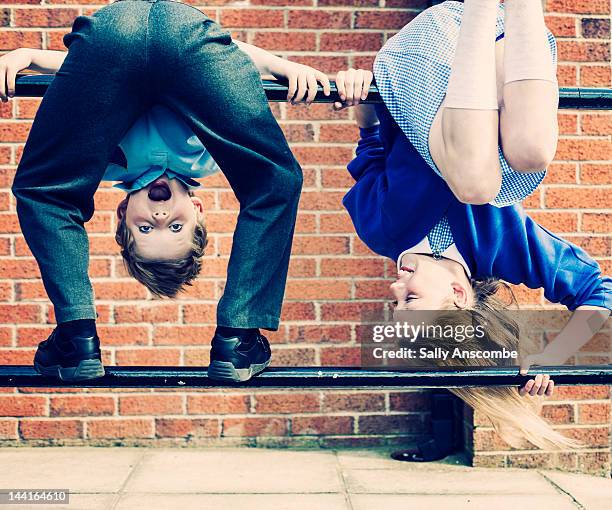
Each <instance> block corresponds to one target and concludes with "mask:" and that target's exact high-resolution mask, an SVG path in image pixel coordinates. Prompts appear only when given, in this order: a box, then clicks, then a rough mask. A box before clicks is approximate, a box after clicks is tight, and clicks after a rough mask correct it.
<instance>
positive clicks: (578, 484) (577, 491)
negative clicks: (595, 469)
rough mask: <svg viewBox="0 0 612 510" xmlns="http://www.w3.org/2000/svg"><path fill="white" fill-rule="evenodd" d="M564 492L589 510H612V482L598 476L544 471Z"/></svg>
mask: <svg viewBox="0 0 612 510" xmlns="http://www.w3.org/2000/svg"><path fill="white" fill-rule="evenodd" d="M542 474H543V476H545V477H546V478H548V479H550V480H552V481H553V482H554V483H555V484H557V485H558V486H559V487H560V488H561V489H562V490H563V491H565V492H568V493H569V494H571V495H572V496H573V497H574V498H575V499H576V501H578V503H580V504H581V505H582V506H583V507H585V508H587V509H588V510H610V509H611V508H612V480H610V478H603V477H597V476H589V475H581V474H573V473H561V472H558V471H542Z"/></svg>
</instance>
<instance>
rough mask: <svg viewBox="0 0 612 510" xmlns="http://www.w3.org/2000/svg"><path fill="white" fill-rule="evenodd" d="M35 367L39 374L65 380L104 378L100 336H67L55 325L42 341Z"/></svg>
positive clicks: (35, 357) (37, 352)
mask: <svg viewBox="0 0 612 510" xmlns="http://www.w3.org/2000/svg"><path fill="white" fill-rule="evenodd" d="M34 368H35V369H36V371H37V372H38V373H39V374H42V375H47V376H51V377H57V378H58V379H61V380H62V381H83V380H86V379H96V378H98V377H102V376H103V375H104V367H103V366H102V358H101V353H100V340H99V338H98V335H97V334H95V333H94V334H93V335H92V336H84V335H83V336H78V335H67V334H65V333H60V331H59V330H58V329H57V328H55V329H54V330H53V332H52V333H51V335H50V336H49V338H47V340H45V341H44V342H41V343H40V344H38V349H37V350H36V355H35V356H34Z"/></svg>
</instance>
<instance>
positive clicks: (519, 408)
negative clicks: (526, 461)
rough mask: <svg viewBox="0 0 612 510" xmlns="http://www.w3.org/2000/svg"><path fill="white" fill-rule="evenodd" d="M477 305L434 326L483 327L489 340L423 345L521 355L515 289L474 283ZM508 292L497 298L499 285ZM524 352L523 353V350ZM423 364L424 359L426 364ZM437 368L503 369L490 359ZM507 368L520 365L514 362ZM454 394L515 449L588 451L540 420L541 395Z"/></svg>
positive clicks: (501, 391)
mask: <svg viewBox="0 0 612 510" xmlns="http://www.w3.org/2000/svg"><path fill="white" fill-rule="evenodd" d="M471 283H472V288H473V290H474V304H473V307H472V308H469V309H464V310H460V309H452V310H449V311H448V312H446V311H442V313H440V314H437V316H436V319H435V321H434V322H435V323H436V324H439V325H442V326H443V327H444V326H446V325H451V326H453V327H456V326H460V325H463V326H474V327H475V328H476V327H477V326H480V327H481V328H482V330H484V331H485V332H486V333H485V336H484V338H478V337H471V338H469V337H468V338H466V339H465V340H464V341H463V342H461V344H460V345H459V344H458V343H457V341H456V340H455V339H454V338H444V337H442V338H432V337H428V338H427V337H421V338H419V339H418V340H417V341H418V345H419V347H425V348H427V349H433V348H435V347H441V348H443V349H447V350H450V351H452V350H453V349H454V348H455V347H458V346H460V347H461V349H462V350H466V351H483V350H490V351H492V350H500V349H502V348H505V349H507V350H515V351H519V326H518V324H517V322H516V321H514V320H513V318H512V317H511V314H510V313H509V312H510V308H511V307H513V308H515V309H516V308H518V306H517V302H516V298H515V296H514V293H513V292H512V289H511V288H510V286H509V285H508V284H506V283H503V284H502V283H501V282H500V281H499V280H498V279H496V278H490V279H487V280H472V282H471ZM502 286H503V287H504V290H505V291H507V293H509V295H510V297H511V299H510V302H509V303H505V302H503V301H502V300H501V299H499V298H498V297H496V296H495V294H497V293H498V291H499V290H500V287H502ZM519 352H520V351H519ZM421 363H422V361H421ZM434 363H435V364H436V366H447V367H465V368H474V367H490V366H500V364H501V363H500V362H499V360H494V359H490V358H484V357H483V358H475V359H464V358H453V357H452V356H449V357H448V358H447V360H442V359H435V360H434ZM505 364H506V366H509V365H514V364H516V360H512V359H509V360H507V361H506V362H505ZM449 391H451V392H452V393H454V394H455V395H457V396H458V397H459V398H461V399H462V400H463V401H464V402H465V403H467V404H468V405H469V406H470V407H472V408H473V409H474V410H475V411H476V412H478V413H482V414H483V415H484V416H486V417H487V418H488V419H489V420H490V422H491V424H492V425H493V428H494V429H495V431H496V432H497V433H498V434H499V435H500V436H501V438H502V439H503V440H504V441H506V442H507V443H508V444H509V445H510V446H512V447H514V448H521V449H522V448H526V447H527V448H528V447H529V444H526V443H525V442H526V441H528V442H529V443H531V444H532V445H534V446H536V447H538V448H541V449H546V450H564V449H572V448H580V447H584V445H583V444H582V443H580V442H579V441H577V440H575V439H572V438H569V437H566V436H564V435H563V434H560V433H559V432H557V431H555V430H553V428H552V427H551V426H550V425H549V424H548V423H547V422H546V421H545V420H544V419H543V418H542V417H541V416H540V414H539V411H540V409H541V400H542V398H541V397H531V396H529V395H527V396H521V395H520V394H519V392H518V389H517V388H515V387H491V388H453V389H449Z"/></svg>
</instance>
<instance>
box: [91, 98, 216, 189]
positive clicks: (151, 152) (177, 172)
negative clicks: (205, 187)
mask: <svg viewBox="0 0 612 510" xmlns="http://www.w3.org/2000/svg"><path fill="white" fill-rule="evenodd" d="M119 147H120V148H121V150H122V151H123V154H124V155H125V159H126V160H127V165H126V166H123V165H120V164H118V163H117V162H112V163H109V164H108V166H107V167H106V171H105V173H104V176H103V177H102V180H104V181H119V182H118V183H117V184H115V185H114V186H115V187H117V188H119V189H122V190H124V191H127V192H128V193H131V192H133V191H138V190H139V189H142V188H144V187H145V186H147V185H149V184H150V183H152V182H153V181H155V180H156V179H158V178H159V177H161V176H162V175H163V174H164V173H165V174H166V175H167V176H168V178H170V179H179V180H180V181H181V182H182V183H183V184H185V185H186V186H187V187H188V188H191V189H193V188H198V187H200V183H199V182H197V181H196V180H194V178H196V177H206V176H207V175H211V174H214V173H215V172H217V171H219V166H218V165H217V163H216V162H215V160H214V159H213V158H212V156H211V155H210V153H209V152H208V151H207V150H206V148H205V147H204V145H203V144H202V142H201V141H200V139H199V138H198V137H197V136H196V135H195V134H194V133H193V131H192V129H191V128H190V127H189V126H188V125H187V123H186V122H185V121H184V120H183V119H181V118H180V117H179V116H178V115H177V114H175V113H174V112H173V111H171V110H170V109H168V108H166V107H165V106H162V105H154V106H152V107H151V108H150V109H149V111H147V112H146V113H145V114H144V115H142V116H141V117H140V118H139V119H138V120H137V121H136V122H135V123H134V124H133V125H132V127H130V129H129V130H128V132H127V133H126V134H125V136H124V137H123V139H122V140H121V142H120V143H119Z"/></svg>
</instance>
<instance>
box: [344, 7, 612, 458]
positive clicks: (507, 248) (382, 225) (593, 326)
mask: <svg viewBox="0 0 612 510" xmlns="http://www.w3.org/2000/svg"><path fill="white" fill-rule="evenodd" d="M374 76H375V78H376V82H377V85H378V88H379V90H380V92H381V96H382V97H383V100H384V105H377V106H376V107H373V106H371V105H359V103H360V101H361V100H364V99H366V97H367V93H368V92H367V91H368V90H369V86H370V83H371V82H372V73H371V72H369V71H364V70H354V69H351V70H349V71H346V72H345V71H343V72H340V73H339V74H338V76H337V78H336V82H337V85H338V90H339V92H340V98H341V100H342V102H341V103H336V105H335V106H336V108H337V109H341V108H345V107H348V106H354V105H359V106H358V107H357V108H356V110H355V118H356V120H357V123H358V125H359V127H360V134H361V139H360V141H359V144H358V147H357V154H356V157H355V159H354V160H353V161H351V163H350V164H349V165H348V170H349V172H350V174H351V175H352V176H353V178H354V179H355V181H356V182H355V184H354V186H353V187H352V189H351V190H350V191H349V192H348V193H347V195H346V196H345V197H344V201H343V202H344V205H345V207H346V208H347V210H348V212H349V214H350V216H351V218H352V220H353V223H354V225H355V229H356V231H357V234H358V235H359V237H360V238H361V239H362V240H363V241H364V242H365V243H366V244H367V245H368V246H369V248H370V249H372V250H373V251H375V252H376V253H378V254H380V255H383V256H386V257H390V258H391V259H393V260H394V261H396V263H397V274H398V277H397V280H396V281H395V282H394V283H393V284H392V285H391V290H392V292H393V294H394V296H395V298H396V299H397V309H398V310H440V311H441V310H445V311H446V310H460V311H464V312H465V313H463V312H462V313H460V314H459V315H458V316H456V317H461V320H464V321H466V322H469V323H470V325H472V326H478V325H481V326H485V331H487V338H486V344H485V341H484V340H482V339H478V338H475V339H473V340H472V343H471V344H469V345H468V344H466V343H465V342H464V343H463V344H462V347H463V348H464V349H473V350H478V349H480V350H483V349H485V348H491V346H496V347H499V348H507V349H514V350H518V330H517V327H516V323H514V322H513V321H512V320H510V318H509V317H508V315H507V314H506V313H505V309H506V308H507V306H506V305H504V303H503V302H502V301H501V300H499V299H498V298H497V297H496V296H495V294H496V293H497V290H498V288H499V286H500V279H503V280H504V281H505V282H509V283H512V284H524V285H526V286H527V287H530V288H533V289H536V288H543V289H544V296H545V297H546V298H547V299H548V300H549V301H552V302H554V303H561V304H563V305H565V306H566V307H567V308H568V309H569V310H573V311H575V310H586V311H585V312H581V313H574V314H573V315H572V317H571V319H570V320H569V322H568V323H567V324H566V326H565V327H564V329H563V330H562V331H561V332H560V333H559V334H558V335H557V337H556V339H555V340H554V341H553V342H551V343H549V344H548V346H547V347H546V348H545V350H544V351H543V352H542V353H540V354H536V355H530V356H528V357H526V358H525V359H523V361H522V363H521V365H522V369H523V370H522V372H523V373H526V371H527V369H528V367H529V366H530V365H531V364H541V365H561V364H563V363H564V362H566V361H567V360H568V359H569V358H571V357H572V356H573V355H574V353H575V352H577V351H578V350H579V349H580V347H582V346H583V345H584V344H585V343H586V342H587V341H588V340H589V339H590V338H591V337H592V336H593V334H594V333H595V332H596V331H597V330H598V329H599V328H600V327H601V325H602V324H603V323H604V322H605V320H606V319H607V317H608V316H609V313H610V312H609V310H610V309H612V279H611V278H610V277H608V276H603V275H602V274H601V271H600V268H599V266H598V264H597V263H596V262H595V261H594V260H593V259H592V258H591V257H590V256H589V255H588V254H587V253H586V252H585V251H583V250H582V249H581V248H579V247H578V246H575V245H573V244H572V243H569V242H567V241H565V240H563V239H561V238H559V237H558V236H556V235H555V234H553V233H552V232H550V231H548V230H547V229H545V228H544V227H542V226H541V225H539V224H537V223H536V222H535V221H533V220H532V219H531V218H530V217H529V216H527V215H526V213H525V211H524V209H523V207H522V206H521V204H520V201H521V200H522V199H524V198H525V197H526V196H527V195H529V194H530V193H531V192H532V191H533V190H535V189H536V187H537V186H538V184H539V183H540V182H541V181H542V179H543V177H544V174H545V170H544V169H545V167H546V165H547V164H548V163H549V162H550V161H551V160H552V158H553V155H554V153H555V147H556V140H557V119H556V108H557V102H558V87H557V82H556V79H555V43H554V38H553V37H552V35H551V34H550V33H549V32H548V31H547V30H546V27H545V25H544V17H543V12H542V7H541V4H540V2H539V1H538V0H506V2H505V7H504V6H502V5H498V3H497V1H495V0H466V2H465V4H462V3H459V2H453V1H447V2H444V3H442V4H440V5H438V6H435V7H432V8H430V9H427V10H426V11H424V12H423V13H421V14H420V15H419V16H417V17H416V18H415V19H414V20H413V21H412V22H410V23H409V24H408V25H407V26H406V27H404V28H403V29H402V30H401V31H400V32H399V33H398V34H397V35H395V36H394V37H392V38H391V39H390V40H389V41H388V42H387V44H386V45H385V46H384V47H383V48H382V50H381V51H380V53H379V54H378V55H377V57H376V61H375V64H374ZM452 320H458V319H456V318H455V319H452ZM452 343H453V340H452V339H451V340H450V341H449V345H450V344H452ZM438 346H439V347H448V346H445V345H438ZM455 346H456V345H455ZM437 363H438V364H439V365H443V364H446V366H448V365H450V364H453V365H454V366H457V365H463V366H472V365H474V360H456V359H455V360H449V361H448V362H442V361H439V362H437ZM479 364H480V365H481V366H487V365H491V364H492V362H490V361H487V360H480V361H479ZM553 386H554V383H553V381H551V380H550V378H549V377H548V376H542V375H538V376H536V377H535V378H534V379H532V380H530V381H529V382H528V383H527V384H526V385H525V386H524V387H523V388H521V390H520V392H517V391H516V389H515V388H507V387H506V388H490V389H476V388H464V389H456V390H452V391H453V392H454V393H456V394H457V395H459V396H460V397H461V398H463V399H464V400H465V401H466V402H467V403H468V404H470V405H471V406H472V407H474V408H476V409H479V410H480V411H482V412H483V413H484V414H485V415H487V416H488V417H489V418H490V419H491V422H492V423H493V425H494V426H495V428H496V430H497V431H498V432H499V433H500V434H501V436H502V437H503V438H504V439H505V440H506V441H507V442H508V443H510V444H511V445H513V446H514V445H517V446H518V445H519V444H521V442H522V441H524V440H525V439H526V440H528V441H529V442H531V443H532V444H534V445H536V446H538V447H540V448H566V447H574V446H576V445H577V443H576V442H575V441H573V440H571V439H569V438H567V437H565V436H563V435H561V434H559V433H557V432H555V431H553V430H552V429H551V428H550V427H549V426H548V425H547V424H546V422H545V421H543V420H542V419H541V418H540V417H539V416H538V414H537V413H536V412H535V411H534V409H533V408H532V405H531V404H532V403H531V402H529V401H526V400H525V399H522V398H521V397H520V395H525V394H527V393H529V394H530V395H536V394H537V395H544V394H546V395H551V394H552V390H553Z"/></svg>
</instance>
